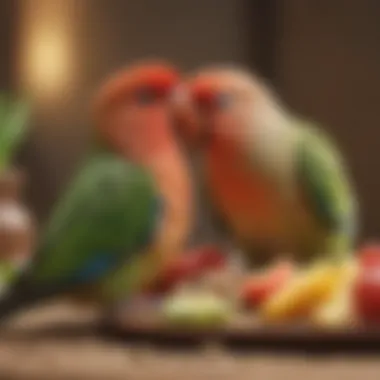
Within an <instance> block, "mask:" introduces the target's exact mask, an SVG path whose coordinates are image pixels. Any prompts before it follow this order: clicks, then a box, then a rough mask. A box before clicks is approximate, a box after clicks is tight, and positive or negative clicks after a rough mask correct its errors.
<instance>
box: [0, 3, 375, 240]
mask: <svg viewBox="0 0 380 380" xmlns="http://www.w3.org/2000/svg"><path fill="white" fill-rule="evenodd" d="M379 20H380V2H379V1H378V0H361V1H357V0H334V1H314V0H286V1H285V0H278V1H275V0H202V1H194V0H181V1H178V0H160V1H153V0H135V1H133V0H130V1H125V0H112V1H111V0H109V1H106V0H1V2H0V88H11V89H20V90H24V89H28V90H29V91H30V92H31V93H32V94H33V96H34V97H35V100H36V101H37V104H38V108H37V112H36V115H35V120H34V128H33V132H32V136H31V139H30V140H29V142H28V144H27V146H26V147H25V150H24V152H23V154H22V156H21V157H20V164H22V165H23V166H24V167H26V169H27V171H28V177H29V181H28V186H27V189H26V196H27V199H28V202H29V204H30V205H31V207H32V209H33V210H34V212H36V213H37V215H38V217H39V218H40V219H41V220H43V219H44V218H45V217H46V215H47V214H48V212H49V210H50V207H51V205H52V203H53V202H54V200H55V199H56V198H57V196H58V194H59V193H60V191H61V189H62V187H63V186H64V184H65V183H66V181H67V180H68V178H69V177H70V175H71V173H72V171H73V169H74V167H75V165H76V163H77V161H78V160H79V159H80V157H81V155H82V154H83V152H84V151H85V145H86V139H87V136H88V132H89V128H88V120H87V115H88V113H87V110H88V102H89V100H90V99H91V94H92V93H93V91H94V89H95V88H96V87H97V85H98V84H99V82H100V81H101V80H102V79H103V78H104V76H106V75H108V74H109V73H110V72H112V71H113V70H115V69H118V68H120V67H122V66H123V65H125V64H128V63H131V62H133V61H135V60H136V59H141V58H149V57H166V58H167V59H169V60H172V61H173V62H175V63H177V64H178V65H179V66H180V67H181V68H182V69H184V70H192V69H194V68H196V67H198V66H199V65H204V64H208V63H213V62H231V63H238V64H243V65H246V66H248V67H250V68H253V69H255V70H257V71H258V72H259V73H261V74H262V75H263V76H265V77H266V78H268V79H269V80H270V81H271V82H272V83H273V85H274V87H275V88H277V90H278V91H279V92H280V94H281V95H282V96H283V98H284V100H285V101H286V103H287V104H288V105H289V106H290V107H292V108H293V109H294V110H295V111H297V112H299V113H301V114H303V115H305V116H308V117H312V118H314V119H316V120H317V121H319V122H320V123H322V124H323V125H324V126H325V128H326V129H327V130H328V131H329V132H330V133H331V134H332V135H333V136H334V137H335V138H336V139H337V141H338V142H339V144H340V146H341V148H342V150H343V151H344V153H345V155H346V156H347V161H348V163H349V165H350V167H351V171H352V175H353V178H354V180H355V183H356V188H357V191H358V195H359V199H360V202H361V208H362V213H361V220H362V232H361V235H362V237H373V236H378V219H379V214H380V197H379V196H378V194H380V177H379V175H378V173H377V160H378V157H379V148H380V141H379V140H380V109H379V108H380V107H379V105H380V93H379V91H380V90H379V89H380V75H379V67H380V26H379ZM199 221H200V222H199V223H198V227H197V229H198V232H196V234H198V235H197V236H199V234H201V233H202V231H204V228H202V221H203V223H205V222H204V217H203V216H202V215H199Z"/></svg>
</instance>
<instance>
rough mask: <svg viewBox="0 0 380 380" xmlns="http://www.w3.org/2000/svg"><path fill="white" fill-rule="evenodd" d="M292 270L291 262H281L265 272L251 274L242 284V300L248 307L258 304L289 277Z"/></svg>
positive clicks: (281, 285)
mask: <svg viewBox="0 0 380 380" xmlns="http://www.w3.org/2000/svg"><path fill="white" fill-rule="evenodd" d="M294 271H295V266H294V265H293V264H292V263H290V262H281V263H278V264H275V265H274V266H273V267H272V268H270V269H269V270H268V271H267V272H264V273H260V274H256V275H253V276H252V277H250V278H249V279H248V280H247V282H246V283H245V285H244V286H243V290H242V298H243V301H244V302H245V304H246V305H247V306H248V307H249V308H256V307H258V306H260V305H261V304H262V303H263V302H265V301H266V300H267V299H268V298H270V297H271V296H272V295H273V294H274V293H276V292H277V291H279V290H280V289H281V288H282V287H283V286H284V285H285V284H286V283H287V282H288V281H289V280H290V279H291V277H292V276H293V274H294Z"/></svg>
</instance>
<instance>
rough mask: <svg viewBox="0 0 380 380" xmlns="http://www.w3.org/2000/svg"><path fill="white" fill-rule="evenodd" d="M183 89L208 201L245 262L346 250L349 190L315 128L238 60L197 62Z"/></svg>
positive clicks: (181, 102) (180, 105)
mask: <svg viewBox="0 0 380 380" xmlns="http://www.w3.org/2000/svg"><path fill="white" fill-rule="evenodd" d="M184 90H185V92H183V93H182V97H180V96H179V94H178V97H177V100H176V102H175V103H174V104H175V107H174V110H176V113H177V116H178V119H179V121H180V124H181V125H182V132H183V134H184V135H185V136H186V137H187V140H188V142H191V143H192V144H195V146H198V148H199V153H200V154H201V161H202V169H203V174H204V181H205V184H206V189H207V191H208V193H209V196H210V199H211V202H212V205H213V206H214V208H215V210H216V211H217V212H218V214H219V215H218V216H219V217H220V218H221V219H222V220H223V222H224V225H226V226H227V231H228V232H232V234H233V239H236V241H237V243H238V245H239V246H240V247H241V248H242V249H243V250H244V251H246V252H247V253H248V258H249V259H250V261H251V263H252V264H254V263H256V264H257V265H260V264H264V263H265V264H266V262H267V261H268V260H269V259H270V258H273V256H272V255H279V254H289V253H290V254H293V255H295V256H296V258H297V259H299V260H305V261H309V260H313V259H317V258H322V256H323V257H327V258H329V259H330V258H335V259H338V258H341V257H344V256H345V255H346V254H349V252H350V250H351V248H352V244H353V240H354V238H355V229H356V200H355V197H354V194H353V191H352V186H351V181H350V180H349V178H348V175H347V172H346V168H345V166H344V164H343V162H342V159H341V157H340V154H339V153H338V151H337V149H336V148H335V147H334V144H333V143H332V142H331V141H330V139H329V138H328V137H327V136H326V135H325V134H324V132H322V130H321V129H320V128H318V127H317V126H315V125H314V123H312V122H309V121H307V120H305V119H303V118H299V117H296V116H295V115H294V114H293V113H292V112H290V111H288V110H287V109H286V108H285V106H283V105H282V104H281V102H280V101H279V100H278V99H277V97H276V96H275V95H274V94H273V93H272V92H271V90H270V89H269V88H268V86H266V85H265V84H264V83H263V81H262V80H260V79H259V78H257V77H255V76H254V75H253V74H251V73H247V72H245V71H244V70H239V69H235V68H227V67H215V68H210V69H204V70H201V71H199V72H198V73H197V74H196V75H194V76H192V77H191V78H190V79H189V81H188V83H187V84H186V85H185V86H184ZM193 146H194V145H193Z"/></svg>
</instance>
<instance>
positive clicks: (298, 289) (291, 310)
mask: <svg viewBox="0 0 380 380" xmlns="http://www.w3.org/2000/svg"><path fill="white" fill-rule="evenodd" d="M342 269H343V268H342V267H338V266H336V265H332V264H328V263H317V264H315V265H313V266H312V267H311V268H309V269H307V270H305V271H302V272H301V273H299V274H298V275H297V276H296V278H295V279H294V280H292V281H291V282H290V283H289V284H288V285H287V286H286V287H285V288H284V289H283V290H281V291H280V292H278V293H276V294H275V295H274V296H273V297H272V298H270V299H269V300H268V301H267V302H266V303H264V305H263V306H262V308H261V310H260V311H261V313H260V314H261V317H262V319H263V320H264V321H266V322H288V321H291V320H294V319H299V318H304V317H307V316H309V315H310V313H311V312H312V311H313V310H314V309H315V308H317V307H318V306H320V305H321V304H322V303H323V302H325V301H326V300H327V299H329V297H331V294H332V293H333V292H334V290H335V289H336V286H337V284H338V283H339V281H340V278H341V274H342V272H343V271H342Z"/></svg>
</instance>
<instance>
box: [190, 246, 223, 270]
mask: <svg viewBox="0 0 380 380" xmlns="http://www.w3.org/2000/svg"><path fill="white" fill-rule="evenodd" d="M194 254H195V255H196V256H197V257H198V264H199V269H201V270H203V269H206V270H207V269H219V268H221V267H223V266H224V265H226V257H225V255H224V254H223V253H222V252H221V250H220V249H219V248H218V247H215V246H206V247H202V248H201V249H198V250H196V251H195V252H194Z"/></svg>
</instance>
